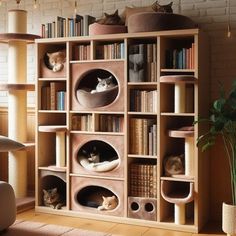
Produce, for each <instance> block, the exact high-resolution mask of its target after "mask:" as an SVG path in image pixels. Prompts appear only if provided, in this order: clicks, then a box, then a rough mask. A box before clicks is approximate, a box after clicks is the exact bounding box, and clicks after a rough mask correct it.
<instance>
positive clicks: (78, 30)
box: [41, 14, 96, 38]
mask: <svg viewBox="0 0 236 236" xmlns="http://www.w3.org/2000/svg"><path fill="white" fill-rule="evenodd" d="M95 20H96V18H95V17H93V16H90V15H84V16H81V15H78V14H76V16H75V17H73V18H65V17H61V16H57V18H56V20H55V21H53V22H50V23H46V24H42V27H41V36H42V38H56V37H73V36H86V35H89V25H90V24H92V23H94V22H95Z"/></svg>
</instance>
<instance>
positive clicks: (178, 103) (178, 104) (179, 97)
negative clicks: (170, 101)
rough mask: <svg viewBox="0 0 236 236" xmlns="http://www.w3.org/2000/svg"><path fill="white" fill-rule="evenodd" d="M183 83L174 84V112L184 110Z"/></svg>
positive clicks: (182, 111)
mask: <svg viewBox="0 0 236 236" xmlns="http://www.w3.org/2000/svg"><path fill="white" fill-rule="evenodd" d="M185 90H186V89H185V84H184V83H176V84H175V113H184V112H185V93H186V91H185Z"/></svg>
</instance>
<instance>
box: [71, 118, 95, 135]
mask: <svg viewBox="0 0 236 236" xmlns="http://www.w3.org/2000/svg"><path fill="white" fill-rule="evenodd" d="M92 122H93V121H92V115H91V114H80V115H73V116H72V120H71V128H72V130H78V131H92V130H93V127H92V126H93V123H92Z"/></svg>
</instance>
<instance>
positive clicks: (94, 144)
mask: <svg viewBox="0 0 236 236" xmlns="http://www.w3.org/2000/svg"><path fill="white" fill-rule="evenodd" d="M71 142H72V143H71V146H72V172H73V173H77V174H84V175H96V176H104V177H108V176H111V177H123V176H124V150H123V145H124V137H123V136H107V135H97V134H93V135H90V134H71ZM95 154H96V155H98V156H99V157H98V156H97V157H96V158H95ZM91 155H93V156H94V159H96V160H95V161H94V162H93V161H92V159H93V158H92V156H91ZM96 162H97V163H96Z"/></svg>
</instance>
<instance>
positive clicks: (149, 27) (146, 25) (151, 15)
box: [128, 12, 197, 33]
mask: <svg viewBox="0 0 236 236" xmlns="http://www.w3.org/2000/svg"><path fill="white" fill-rule="evenodd" d="M196 27H197V24H196V23H195V22H193V21H192V20H191V19H190V18H188V17H186V16H183V15H178V14H172V13H160V12H142V13H136V14H133V15H131V16H130V17H129V19H128V32H129V33H135V32H150V31H160V30H176V29H191V28H196Z"/></svg>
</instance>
